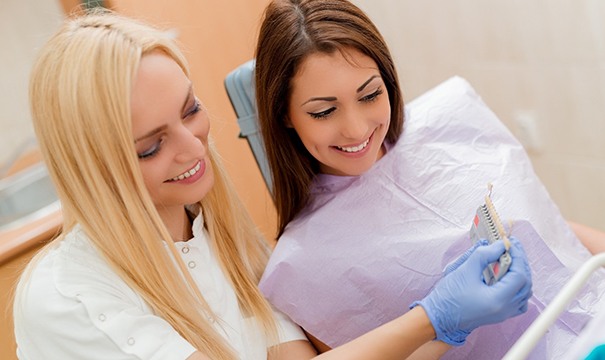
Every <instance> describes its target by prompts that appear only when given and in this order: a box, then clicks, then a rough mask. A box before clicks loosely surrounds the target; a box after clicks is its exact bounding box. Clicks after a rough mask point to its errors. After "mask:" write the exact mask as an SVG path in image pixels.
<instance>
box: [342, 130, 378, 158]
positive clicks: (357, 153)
mask: <svg viewBox="0 0 605 360" xmlns="http://www.w3.org/2000/svg"><path fill="white" fill-rule="evenodd" d="M373 139H374V133H372V135H370V138H369V141H368V145H366V147H365V148H364V149H363V150H361V151H358V152H355V153H349V152H346V151H343V150H340V149H339V148H337V147H336V146H332V148H333V149H334V150H336V151H338V153H339V154H341V155H343V156H346V157H352V158H358V157H362V156H364V155H365V154H366V153H367V152H368V151H370V147H371V146H372V140H373ZM364 141H365V140H364ZM359 144H363V141H362V142H360V143H359ZM359 144H357V145H353V146H358V145H359ZM342 147H349V146H342Z"/></svg>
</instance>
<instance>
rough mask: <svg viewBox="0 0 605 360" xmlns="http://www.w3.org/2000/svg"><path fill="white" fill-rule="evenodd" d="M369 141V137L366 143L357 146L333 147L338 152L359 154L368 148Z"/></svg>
mask: <svg viewBox="0 0 605 360" xmlns="http://www.w3.org/2000/svg"><path fill="white" fill-rule="evenodd" d="M370 139H371V136H370V137H369V138H368V139H367V140H366V141H364V142H362V143H361V144H359V145H357V146H334V147H335V148H337V149H338V150H340V151H344V152H348V153H356V152H360V151H361V150H363V149H365V148H366V147H367V146H368V144H369V143H370Z"/></svg>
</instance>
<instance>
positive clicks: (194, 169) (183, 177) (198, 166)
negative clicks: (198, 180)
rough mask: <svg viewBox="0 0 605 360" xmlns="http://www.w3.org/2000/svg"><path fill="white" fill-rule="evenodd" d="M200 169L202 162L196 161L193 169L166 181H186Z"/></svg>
mask: <svg viewBox="0 0 605 360" xmlns="http://www.w3.org/2000/svg"><path fill="white" fill-rule="evenodd" d="M201 167H202V162H201V161H198V162H197V164H196V165H195V166H194V167H193V168H191V169H189V170H187V171H185V172H184V173H182V174H181V175H179V176H175V177H173V178H172V179H168V181H179V180H184V179H187V178H188V177H190V176H193V175H195V174H196V173H197V172H198V171H200V169H201Z"/></svg>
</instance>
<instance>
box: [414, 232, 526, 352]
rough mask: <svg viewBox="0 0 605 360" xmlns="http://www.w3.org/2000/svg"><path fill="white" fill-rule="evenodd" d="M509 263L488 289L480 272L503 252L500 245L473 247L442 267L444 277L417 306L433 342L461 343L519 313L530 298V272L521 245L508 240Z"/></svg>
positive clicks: (502, 246) (513, 239)
mask: <svg viewBox="0 0 605 360" xmlns="http://www.w3.org/2000/svg"><path fill="white" fill-rule="evenodd" d="M510 240H511V248H510V250H509V252H510V255H511V258H512V262H511V266H510V268H509V269H508V272H507V273H506V275H504V276H503V277H502V278H501V279H500V281H498V282H497V283H495V284H493V285H491V286H488V285H487V284H485V282H484V281H483V274H482V272H483V269H484V268H485V267H486V266H487V265H488V264H489V263H492V262H495V261H497V260H498V258H499V257H500V255H502V254H503V253H504V250H505V249H504V243H503V242H502V241H498V242H495V243H493V244H491V245H485V243H480V244H479V245H478V246H477V245H476V246H473V247H472V248H471V249H470V250H469V251H467V252H466V253H465V254H464V255H463V256H461V258H460V259H462V261H458V260H457V261H456V262H455V263H454V264H451V265H450V266H448V267H447V268H446V275H445V276H444V277H443V278H442V279H441V280H440V281H439V282H438V283H437V284H436V285H435V287H434V288H433V291H431V293H430V294H428V295H427V296H426V297H425V298H424V299H422V300H420V301H417V302H415V303H413V304H412V305H411V307H414V306H416V305H420V306H422V307H423V308H424V310H425V312H426V313H427V315H428V317H429V320H430V321H431V323H432V324H433V328H435V333H436V335H437V336H436V339H437V340H440V341H443V342H445V343H447V344H450V345H455V346H459V345H462V344H464V342H465V340H466V337H467V336H468V335H469V334H470V333H471V331H473V330H474V329H476V328H477V327H479V326H482V325H487V324H494V323H498V322H501V321H503V320H506V319H508V318H510V317H514V316H517V315H520V314H523V313H524V312H526V311H527V300H528V299H529V298H530V297H531V295H532V291H531V287H532V281H531V271H530V269H529V264H528V262H527V257H526V255H525V252H524V250H523V247H522V246H521V243H520V242H519V241H518V240H517V239H515V238H511V239H510Z"/></svg>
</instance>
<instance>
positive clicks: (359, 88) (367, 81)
mask: <svg viewBox="0 0 605 360" xmlns="http://www.w3.org/2000/svg"><path fill="white" fill-rule="evenodd" d="M377 77H380V76H379V75H372V76H370V78H369V79H368V80H366V82H364V83H363V84H361V86H360V87H358V88H357V92H360V91H362V90H363V89H365V87H366V86H368V84H369V83H370V82H371V81H372V80H374V79H376V78H377Z"/></svg>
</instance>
